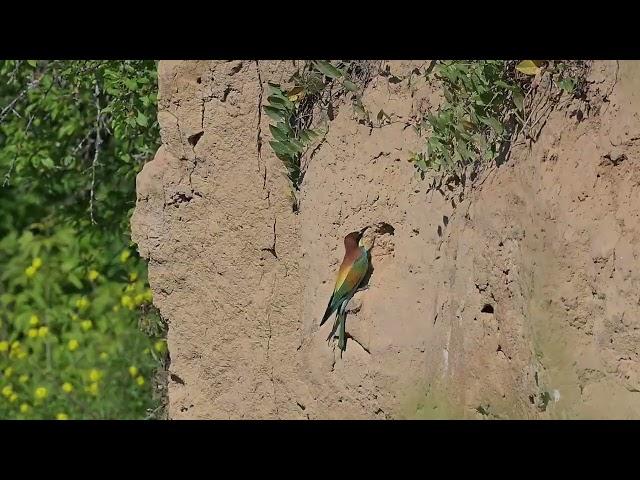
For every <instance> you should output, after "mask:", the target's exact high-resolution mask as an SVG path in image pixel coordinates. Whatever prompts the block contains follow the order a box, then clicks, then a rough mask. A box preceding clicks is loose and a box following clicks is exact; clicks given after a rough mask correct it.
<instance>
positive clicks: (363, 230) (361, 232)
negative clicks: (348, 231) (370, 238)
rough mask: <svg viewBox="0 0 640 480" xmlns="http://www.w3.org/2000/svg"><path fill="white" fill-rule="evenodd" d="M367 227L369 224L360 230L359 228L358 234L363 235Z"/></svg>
mask: <svg viewBox="0 0 640 480" xmlns="http://www.w3.org/2000/svg"><path fill="white" fill-rule="evenodd" d="M368 229H369V226H366V227H364V228H363V229H362V230H360V236H362V235H364V232H366V231H367V230H368Z"/></svg>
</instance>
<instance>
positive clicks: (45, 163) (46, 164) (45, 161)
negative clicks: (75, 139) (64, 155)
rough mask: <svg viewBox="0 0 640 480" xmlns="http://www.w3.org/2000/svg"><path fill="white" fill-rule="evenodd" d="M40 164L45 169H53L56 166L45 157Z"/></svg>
mask: <svg viewBox="0 0 640 480" xmlns="http://www.w3.org/2000/svg"><path fill="white" fill-rule="evenodd" d="M40 163H41V164H42V166H43V167H45V168H48V169H52V168H53V167H54V166H55V165H54V163H53V160H52V159H50V158H49V157H43V158H41V159H40Z"/></svg>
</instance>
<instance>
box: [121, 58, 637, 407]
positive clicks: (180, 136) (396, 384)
mask: <svg viewBox="0 0 640 480" xmlns="http://www.w3.org/2000/svg"><path fill="white" fill-rule="evenodd" d="M424 63H425V62H388V64H389V66H390V68H391V71H392V72H393V73H395V74H397V75H398V76H402V75H406V74H408V73H409V72H411V70H412V69H414V68H415V67H416V66H421V65H423V64H424ZM293 68H294V66H293V62H284V61H281V62H267V61H260V62H248V61H242V62H240V61H234V62H222V61H211V62H161V64H160V113H159V120H160V123H161V127H162V139H163V146H162V147H161V148H160V150H159V151H158V153H157V155H156V158H155V159H154V160H153V161H152V162H149V163H148V164H147V165H146V166H145V168H144V170H143V171H142V173H141V174H140V175H139V177H138V204H137V207H136V212H135V215H134V218H133V220H132V230H133V238H134V240H135V241H136V242H137V243H138V245H139V248H140V252H141V254H142V255H144V256H145V257H148V258H149V275H150V282H151V286H152V288H153V291H154V296H155V300H154V301H155V303H156V305H157V306H158V307H159V308H160V310H161V313H162V314H163V316H164V317H165V318H166V319H167V320H168V321H169V349H170V352H171V366H170V382H169V399H170V408H169V416H170V417H171V418H176V419H181V418H312V419H314V418H318V419H324V418H638V417H639V416H640V396H639V395H640V363H639V359H638V353H639V351H640V330H639V328H640V320H639V318H640V317H639V315H638V313H640V312H639V311H640V297H639V294H638V288H637V287H638V283H639V280H640V277H639V274H638V270H639V269H638V268H637V267H638V262H639V260H638V254H639V253H640V219H639V215H638V212H639V211H640V210H639V208H638V207H639V206H640V201H639V200H638V189H639V188H640V187H639V185H640V173H639V172H640V170H639V169H638V166H639V162H640V158H639V157H638V151H639V148H640V122H639V121H638V113H637V112H638V111H639V107H640V93H638V92H640V63H638V62H620V63H619V64H618V63H617V62H595V63H594V65H593V69H592V72H591V74H590V80H591V81H592V82H593V84H592V85H591V88H590V93H589V96H588V101H589V103H588V107H587V104H585V103H584V102H583V103H577V102H576V103H575V104H574V105H572V106H571V107H570V108H568V109H564V110H562V111H558V112H554V113H552V115H551V117H550V118H549V121H548V123H547V124H546V126H545V127H544V129H543V130H542V134H541V136H540V138H539V140H538V141H537V142H536V143H535V144H533V145H532V146H531V148H528V147H525V146H522V147H519V148H517V149H516V150H515V151H514V154H513V156H512V158H511V160H510V161H509V162H508V163H507V164H505V165H503V166H501V167H499V168H496V169H494V170H492V171H490V172H489V173H488V174H487V175H486V177H483V180H484V181H483V183H482V185H481V186H479V187H478V188H475V189H473V190H469V189H467V191H465V192H463V196H462V197H460V193H461V192H460V191H456V192H450V193H449V196H447V197H445V196H443V195H441V194H439V193H437V192H433V191H431V192H427V188H426V187H427V182H426V181H423V180H420V179H419V178H417V177H416V175H415V174H414V171H413V167H412V165H411V164H410V163H409V162H407V158H408V157H409V155H410V151H412V150H417V149H418V148H419V145H420V139H419V138H418V137H417V135H416V133H415V132H414V130H413V129H412V128H410V127H409V128H407V125H406V122H408V121H409V119H410V117H412V116H414V115H417V114H420V113H424V112H425V111H427V110H429V109H432V108H434V107H435V106H436V105H437V103H438V101H439V100H438V99H439V94H438V92H436V91H434V90H433V87H431V86H429V85H427V84H425V83H424V81H423V80H420V79H419V78H418V77H415V76H414V77H413V79H412V83H411V85H409V84H408V82H407V81H406V80H405V81H403V82H402V83H399V84H390V83H389V82H388V81H387V79H386V78H384V77H377V78H375V79H374V80H373V81H372V82H371V83H370V84H369V85H368V87H367V89H366V91H365V95H364V103H365V105H366V106H367V107H368V108H369V109H370V110H371V111H373V112H377V111H378V110H379V109H380V108H384V110H385V112H387V113H389V114H391V116H392V119H393V123H391V124H390V125H388V126H384V127H382V128H373V129H371V128H369V127H366V126H363V125H360V124H358V123H357V122H355V121H354V119H353V114H352V111H351V109H350V108H349V107H346V106H343V107H342V108H340V109H339V110H338V112H337V116H336V118H335V119H334V120H333V121H332V122H331V124H330V130H329V133H328V135H327V138H326V142H325V143H324V144H323V145H322V147H321V148H320V149H319V150H318V151H317V153H316V154H315V156H314V157H313V158H312V159H310V160H309V169H308V172H307V175H306V176H305V179H304V182H303V184H302V186H301V192H300V212H299V214H295V213H294V212H293V211H292V208H291V200H290V198H289V191H288V187H287V182H286V179H285V178H284V176H283V167H282V166H281V163H280V161H279V160H278V159H277V158H275V156H274V155H273V153H272V152H271V149H270V147H269V145H268V140H269V139H270V134H269V130H268V123H269V119H268V117H266V116H265V115H261V114H260V110H259V108H258V107H259V105H260V102H261V101H262V102H264V101H265V100H266V98H263V93H264V92H263V88H264V87H265V86H266V82H267V81H275V82H281V81H283V80H285V79H286V78H287V77H288V75H289V74H290V73H291V72H292V71H293ZM578 109H580V110H581V111H582V114H581V115H576V112H577V110H578ZM578 118H581V120H580V121H578ZM374 224H376V225H381V224H386V225H388V226H390V227H392V228H389V227H387V228H386V229H382V230H379V232H378V234H377V235H375V237H376V238H375V242H376V244H375V247H374V249H373V252H372V253H373V266H374V269H375V270H374V272H373V275H372V277H371V280H370V288H369V290H366V291H364V292H360V293H358V294H357V296H356V297H355V298H354V300H353V301H352V303H351V306H350V309H351V313H350V314H349V317H348V320H347V322H348V323H347V331H348V332H349V333H350V335H351V336H352V337H353V339H352V340H350V341H349V342H348V345H347V351H346V352H345V354H344V356H343V358H340V356H339V355H338V352H337V351H334V350H333V349H332V348H331V347H329V346H328V345H327V343H326V342H325V338H326V336H327V333H328V329H329V328H330V326H331V325H330V323H331V322H327V324H325V325H323V326H322V327H321V328H318V323H319V319H320V317H321V316H322V313H323V312H324V308H325V307H326V302H327V299H328V297H329V296H330V293H331V289H332V285H333V281H334V278H335V273H336V270H337V266H338V265H339V262H340V261H341V259H342V255H343V247H342V237H344V235H346V234H347V233H348V232H350V231H352V230H355V229H359V228H362V227H363V226H365V225H374Z"/></svg>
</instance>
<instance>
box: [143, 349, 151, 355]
mask: <svg viewBox="0 0 640 480" xmlns="http://www.w3.org/2000/svg"><path fill="white" fill-rule="evenodd" d="M142 353H144V354H145V355H149V354H150V353H151V350H149V349H148V348H145V349H144V350H143V351H142Z"/></svg>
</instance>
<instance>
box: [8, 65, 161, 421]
mask: <svg viewBox="0 0 640 480" xmlns="http://www.w3.org/2000/svg"><path fill="white" fill-rule="evenodd" d="M156 97H157V85H156V63H155V62H153V61H32V60H29V61H10V60H7V61H1V62H0V184H1V186H0V265H2V270H1V271H0V418H142V417H144V416H145V415H146V412H147V411H148V410H149V409H151V408H153V407H154V405H155V404H156V403H157V399H154V398H153V395H152V383H153V381H152V380H153V375H154V373H155V371H156V369H157V367H158V365H159V363H160V362H162V361H163V358H164V355H165V350H166V347H165V344H164V340H163V339H162V337H163V326H162V324H161V322H160V319H159V317H158V315H157V314H156V313H154V311H153V310H152V309H151V308H150V302H151V291H150V290H149V288H148V284H147V279H146V265H145V264H144V263H143V262H142V261H141V260H140V259H139V258H138V257H137V255H136V254H135V249H134V248H132V246H131V242H130V236H129V218H130V214H131V212H132V210H133V207H134V206H135V175H136V174H137V173H138V172H139V171H140V169H141V168H142V166H143V164H144V162H145V161H146V160H148V159H149V158H150V157H151V155H152V153H153V152H154V151H155V149H156V148H157V145H158V143H159V130H158V125H157V122H156V120H155V119H156V103H157V98H156ZM140 326H142V327H143V328H142V329H141V328H140ZM142 330H144V331H142Z"/></svg>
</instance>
